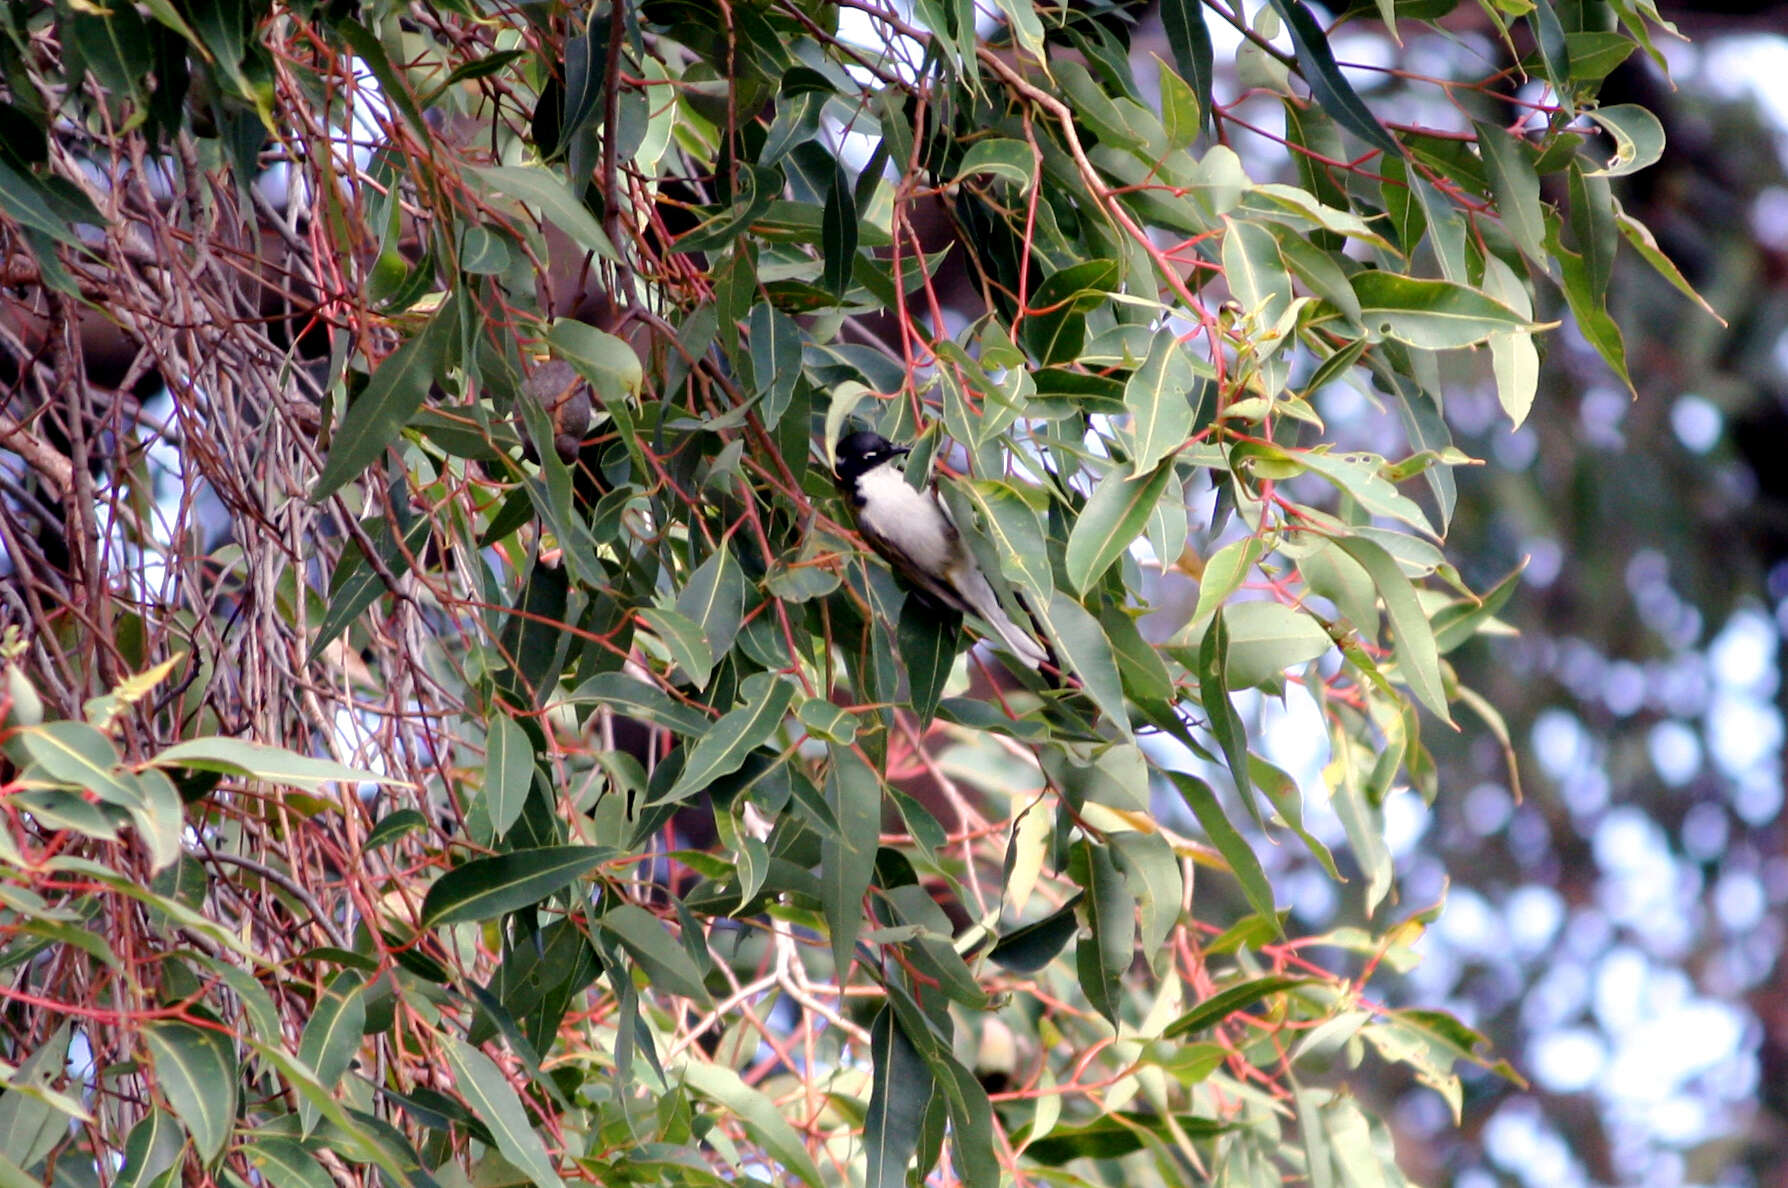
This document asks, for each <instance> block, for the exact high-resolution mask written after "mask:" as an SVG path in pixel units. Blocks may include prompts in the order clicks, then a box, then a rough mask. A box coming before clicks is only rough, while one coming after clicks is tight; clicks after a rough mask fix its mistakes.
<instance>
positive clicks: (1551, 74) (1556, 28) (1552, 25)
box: [1527, 0, 1571, 95]
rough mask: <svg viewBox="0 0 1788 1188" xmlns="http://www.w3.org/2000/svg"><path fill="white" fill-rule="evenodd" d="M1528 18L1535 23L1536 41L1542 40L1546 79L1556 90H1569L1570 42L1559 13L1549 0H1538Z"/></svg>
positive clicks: (1568, 92)
mask: <svg viewBox="0 0 1788 1188" xmlns="http://www.w3.org/2000/svg"><path fill="white" fill-rule="evenodd" d="M1527 20H1528V23H1529V24H1531V25H1532V26H1533V32H1534V41H1536V42H1537V43H1539V47H1540V62H1541V64H1542V65H1544V66H1545V68H1546V81H1547V82H1549V83H1551V84H1552V90H1553V92H1554V93H1555V94H1559V95H1568V94H1570V78H1571V50H1570V43H1569V42H1568V41H1566V40H1565V31H1564V26H1563V25H1562V24H1561V23H1559V19H1558V13H1557V12H1555V11H1553V8H1552V4H1551V3H1550V0H1535V2H1534V5H1533V9H1532V11H1531V12H1529V13H1528V14H1527Z"/></svg>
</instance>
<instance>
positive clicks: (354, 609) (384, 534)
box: [309, 516, 434, 661]
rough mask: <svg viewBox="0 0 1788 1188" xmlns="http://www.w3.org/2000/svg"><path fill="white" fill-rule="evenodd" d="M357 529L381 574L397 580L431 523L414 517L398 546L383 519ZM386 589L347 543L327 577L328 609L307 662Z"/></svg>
mask: <svg viewBox="0 0 1788 1188" xmlns="http://www.w3.org/2000/svg"><path fill="white" fill-rule="evenodd" d="M361 527H362V528H364V529H366V532H367V536H368V538H369V539H370V541H371V542H372V544H373V547H374V550H375V551H376V552H377V553H378V554H379V560H380V562H381V563H382V564H383V565H384V567H385V572H386V573H389V574H390V575H391V576H392V577H393V578H401V577H403V576H404V574H406V573H408V572H409V571H410V565H411V562H412V561H413V560H414V558H415V557H416V556H417V555H418V554H420V553H421V551H422V547H423V544H424V543H425V542H426V541H427V540H428V536H429V531H430V529H432V528H433V527H434V521H433V520H431V519H430V518H429V517H427V516H417V517H416V522H415V523H413V524H411V525H410V527H409V530H408V531H407V532H405V533H404V536H403V543H402V544H401V545H400V544H399V543H398V542H397V541H396V540H394V539H393V534H392V531H391V526H390V523H389V522H388V521H387V520H386V519H385V518H384V517H383V516H380V517H378V518H377V519H375V520H372V521H371V522H365V521H363V522H362V524H361ZM387 588H388V587H387V586H386V584H385V579H384V577H383V576H381V575H380V574H379V572H378V570H377V569H375V568H374V567H373V566H372V565H370V564H368V563H367V559H366V554H365V553H364V552H362V551H361V548H360V542H359V541H358V540H351V541H350V543H349V544H348V545H347V546H346V547H344V548H343V549H342V553H341V560H340V561H339V562H337V563H336V566H335V572H334V573H332V574H331V575H330V577H329V609H328V610H327V611H325V612H324V613H323V622H322V623H321V624H320V625H319V626H318V627H317V634H316V637H315V638H314V639H312V640H311V641H310V655H309V660H310V661H315V660H316V659H317V657H319V656H321V655H322V654H323V649H324V648H326V647H328V646H329V645H330V644H332V643H334V642H335V639H336V637H337V636H339V635H340V634H341V633H342V632H343V631H346V630H347V629H348V624H350V623H352V622H353V621H354V620H355V619H357V618H359V617H360V613H361V612H362V611H364V610H365V609H366V608H367V607H369V606H371V605H372V604H373V603H374V602H376V601H378V599H379V596H380V595H382V594H384V593H385V592H386V590H387ZM392 592H393V593H396V591H392Z"/></svg>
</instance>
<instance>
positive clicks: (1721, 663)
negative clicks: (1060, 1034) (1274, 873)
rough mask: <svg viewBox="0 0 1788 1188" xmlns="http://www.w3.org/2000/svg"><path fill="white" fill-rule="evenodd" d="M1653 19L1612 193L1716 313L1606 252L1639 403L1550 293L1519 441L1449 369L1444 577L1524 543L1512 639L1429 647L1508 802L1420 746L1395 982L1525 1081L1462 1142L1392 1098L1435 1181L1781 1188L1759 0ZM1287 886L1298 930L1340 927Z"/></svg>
mask: <svg viewBox="0 0 1788 1188" xmlns="http://www.w3.org/2000/svg"><path fill="white" fill-rule="evenodd" d="M1662 9H1663V11H1664V14H1665V15H1666V16H1668V17H1669V18H1670V19H1672V20H1673V21H1675V22H1677V25H1678V27H1679V28H1680V29H1681V31H1682V32H1683V33H1684V35H1685V36H1686V37H1687V38H1688V40H1687V41H1686V42H1684V43H1680V44H1669V45H1666V47H1665V49H1666V54H1667V57H1668V58H1669V60H1670V63H1671V82H1673V83H1674V86H1671V85H1668V84H1666V83H1665V82H1663V81H1662V80H1661V79H1660V78H1659V76H1658V75H1657V74H1656V73H1655V72H1653V71H1652V70H1650V69H1648V68H1647V67H1646V65H1645V64H1644V63H1643V62H1640V61H1639V60H1637V59H1632V60H1629V61H1628V62H1627V63H1626V64H1624V65H1623V66H1622V67H1621V68H1620V69H1618V70H1616V71H1615V72H1614V73H1613V75H1611V77H1610V78H1609V80H1608V83H1607V85H1606V88H1605V90H1604V93H1603V98H1604V100H1605V101H1607V102H1611V103H1612V102H1623V101H1624V102H1638V103H1642V104H1644V105H1645V106H1647V107H1648V108H1650V109H1651V110H1653V111H1654V112H1656V113H1657V114H1658V115H1659V117H1660V118H1661V119H1662V121H1663V122H1664V125H1665V128H1666V131H1667V133H1668V147H1667V149H1666V152H1665V154H1664V157H1663V159H1662V161H1661V162H1660V163H1659V165H1658V166H1657V167H1656V168H1655V169H1652V170H1649V171H1646V172H1645V173H1642V174H1639V175H1636V176H1635V177H1632V178H1629V179H1624V180H1623V181H1622V182H1621V183H1620V184H1619V186H1618V191H1617V192H1618V194H1619V196H1620V199H1621V201H1622V202H1623V203H1624V204H1625V205H1626V207H1627V209H1628V210H1630V211H1631V212H1632V213H1634V214H1635V215H1637V216H1638V217H1639V218H1641V219H1642V220H1643V221H1644V222H1645V223H1646V224H1647V225H1648V226H1649V227H1651V228H1652V229H1653V231H1654V232H1655V233H1656V235H1657V237H1658V241H1659V244H1660V246H1661V247H1662V248H1663V249H1664V250H1665V251H1666V252H1667V253H1668V254H1669V255H1670V257H1671V258H1672V259H1673V260H1675V261H1677V262H1678V263H1679V264H1680V265H1681V266H1682V268H1683V270H1684V272H1685V274H1686V275H1687V276H1688V277H1689V279H1690V280H1691V281H1692V282H1693V283H1694V284H1695V285H1696V287H1697V288H1698V289H1699V290H1700V292H1701V293H1702V294H1703V295H1704V296H1705V297H1706V298H1707V299H1708V301H1709V303H1710V304H1712V305H1713V306H1714V307H1715V309H1717V310H1718V311H1719V312H1720V313H1721V314H1722V315H1723V316H1724V317H1725V319H1726V320H1727V322H1728V323H1729V326H1727V327H1722V326H1721V325H1719V324H1718V323H1717V322H1715V321H1714V320H1713V319H1711V318H1709V317H1707V316H1705V315H1704V314H1702V313H1700V312H1698V311H1696V310H1695V309H1694V308H1693V307H1691V306H1690V305H1689V304H1688V303H1686V302H1684V301H1683V300H1682V299H1681V297H1680V296H1679V295H1678V294H1676V293H1674V292H1672V291H1670V290H1668V289H1667V288H1666V287H1665V286H1663V285H1661V284H1659V283H1658V282H1657V281H1656V279H1655V278H1654V277H1653V276H1651V275H1648V274H1647V273H1646V272H1645V270H1643V269H1639V268H1634V267H1633V266H1632V264H1633V261H1632V259H1631V258H1628V259H1626V260H1624V261H1623V262H1622V264H1621V265H1620V266H1619V267H1618V268H1617V270H1616V275H1615V278H1614V280H1613V282H1612V284H1611V285H1610V288H1609V303H1610V310H1611V312H1612V313H1613V314H1614V317H1615V319H1616V320H1617V321H1618V322H1619V323H1620V325H1621V327H1622V329H1623V331H1624V334H1625V337H1626V342H1627V347H1628V351H1629V354H1630V357H1631V361H1632V377H1633V383H1634V386H1635V388H1636V390H1637V398H1636V399H1634V398H1632V397H1630V396H1629V394H1628V393H1627V392H1626V391H1625V390H1623V389H1622V388H1621V386H1620V384H1619V382H1618V380H1616V379H1615V378H1614V377H1613V376H1612V375H1611V374H1610V373H1609V372H1608V370H1607V369H1606V368H1605V367H1604V366H1603V365H1602V363H1601V361H1600V360H1599V359H1598V358H1597V356H1596V353H1595V352H1594V350H1593V349H1592V348H1591V347H1590V346H1589V345H1588V344H1587V343H1585V341H1584V340H1583V338H1582V336H1581V335H1580V334H1578V333H1576V331H1575V328H1574V326H1573V324H1572V322H1571V320H1570V316H1569V312H1568V311H1565V310H1554V311H1552V314H1551V316H1556V317H1562V318H1563V319H1564V320H1565V326H1564V328H1563V331H1562V332H1561V333H1560V334H1558V335H1556V336H1553V337H1551V338H1550V339H1548V341H1547V343H1546V347H1545V349H1546V352H1547V355H1546V360H1545V365H1544V367H1543V370H1542V372H1541V376H1542V381H1541V388H1540V393H1539V396H1538V398H1537V400H1536V402H1535V405H1534V413H1533V416H1532V418H1531V419H1530V420H1529V422H1528V423H1527V424H1526V425H1524V426H1523V427H1522V428H1521V429H1519V430H1518V431H1516V432H1514V433H1510V432H1509V430H1508V427H1507V425H1506V423H1502V422H1500V421H1499V419H1498V418H1497V416H1496V415H1495V402H1494V397H1493V394H1492V393H1491V392H1489V391H1488V390H1487V389H1485V388H1484V387H1483V386H1482V385H1481V384H1479V385H1477V386H1476V387H1474V386H1473V385H1471V384H1469V383H1465V384H1461V385H1459V386H1456V387H1453V388H1452V389H1450V390H1449V396H1448V419H1449V422H1450V423H1451V425H1452V427H1453V430H1454V433H1455V434H1456V435H1457V438H1458V441H1459V444H1460V445H1461V447H1462V448H1464V449H1465V450H1466V451H1467V452H1469V453H1471V454H1472V455H1474V456H1476V457H1479V458H1482V459H1484V460H1485V462H1486V465H1484V466H1483V467H1481V468H1477V469H1471V470H1466V471H1463V472H1461V473H1460V476H1459V479H1460V512H1459V515H1458V517H1457V518H1456V520H1455V521H1454V531H1453V537H1452V540H1453V543H1455V544H1456V545H1457V546H1458V549H1459V552H1460V555H1461V556H1462V557H1465V558H1467V559H1468V560H1467V561H1466V562H1465V563H1464V564H1465V568H1466V572H1467V575H1468V576H1469V577H1470V578H1471V579H1472V580H1473V581H1475V582H1484V581H1488V580H1491V579H1492V578H1493V577H1495V576H1497V575H1500V574H1501V573H1504V572H1506V571H1507V569H1508V567H1509V566H1511V565H1513V564H1514V563H1516V562H1517V561H1518V560H1519V559H1520V558H1522V557H1524V556H1525V557H1528V558H1530V561H1529V564H1528V568H1527V570H1526V572H1525V574H1524V576H1523V580H1522V585H1521V589H1520V591H1519V592H1518V593H1517V595H1516V596H1515V598H1514V599H1512V600H1511V602H1510V604H1509V606H1508V607H1507V608H1505V610H1504V612H1503V618H1504V619H1506V620H1507V621H1508V622H1509V623H1510V624H1511V625H1513V626H1514V627H1516V628H1517V629H1518V630H1519V631H1520V636H1519V638H1515V639H1484V640H1480V641H1477V642H1475V643H1473V644H1472V645H1470V646H1469V647H1468V648H1467V649H1465V650H1463V651H1462V652H1461V653H1460V654H1459V655H1458V656H1457V657H1456V663H1457V664H1458V666H1459V669H1460V674H1461V679H1462V680H1463V681H1465V682H1466V683H1467V684H1470V685H1472V686H1473V687H1475V688H1478V689H1480V690H1481V691H1482V692H1483V693H1484V694H1485V696H1486V697H1487V698H1488V699H1489V700H1490V701H1491V702H1492V703H1494V704H1495V705H1497V706H1498V707H1499V708H1500V709H1501V710H1502V711H1503V712H1504V714H1505V715H1506V716H1507V719H1508V723H1509V727H1510V732H1511V734H1512V735H1513V736H1514V738H1515V739H1516V740H1517V744H1518V750H1519V753H1520V760H1521V766H1520V770H1521V775H1522V789H1521V791H1522V792H1523V793H1524V797H1523V798H1522V799H1521V800H1520V801H1519V802H1517V800H1516V799H1515V796H1514V795H1513V790H1512V789H1511V787H1510V783H1509V780H1508V777H1507V772H1506V768H1505V766H1504V762H1503V756H1502V755H1501V754H1500V753H1499V751H1498V749H1497V748H1496V747H1495V746H1494V745H1493V744H1491V743H1490V742H1489V741H1488V740H1486V739H1484V738H1481V737H1479V738H1472V737H1470V736H1469V735H1466V736H1460V737H1456V738H1453V739H1437V740H1436V741H1435V746H1436V749H1437V752H1439V754H1438V755H1437V761H1438V762H1439V764H1440V766H1441V768H1442V770H1443V772H1444V773H1445V774H1444V776H1443V782H1444V783H1445V785H1446V786H1447V787H1448V788H1449V789H1451V790H1452V794H1450V795H1446V796H1443V797H1441V798H1440V799H1439V800H1438V801H1437V802H1436V803H1435V805H1434V806H1433V807H1432V808H1431V809H1427V810H1424V809H1422V808H1420V807H1419V806H1418V805H1417V804H1416V803H1415V802H1414V801H1413V800H1409V801H1406V802H1405V804H1404V805H1403V808H1404V809H1405V810H1407V813H1406V816H1404V818H1403V819H1402V821H1401V823H1400V825H1399V826H1398V827H1397V829H1396V832H1397V833H1398V835H1399V836H1398V840H1397V842H1396V843H1395V844H1396V848H1397V851H1398V870H1399V876H1400V887H1401V889H1402V892H1403V894H1404V895H1405V896H1407V897H1408V898H1409V900H1410V901H1412V902H1418V903H1419V902H1427V901H1429V900H1430V899H1432V898H1433V897H1435V896H1436V895H1437V894H1439V893H1440V890H1441V888H1442V887H1443V886H1444V885H1447V884H1448V883H1450V888H1449V890H1448V894H1447V910H1446V912H1445V913H1444V914H1443V916H1442V917H1441V920H1440V922H1439V924H1438V925H1437V928H1436V930H1435V931H1434V932H1433V933H1431V934H1430V935H1429V936H1428V937H1427V938H1425V939H1424V942H1423V944H1422V946H1421V949H1422V952H1423V954H1424V958H1425V959H1424V961H1423V963H1422V965H1421V966H1419V967H1418V968H1417V969H1416V970H1415V971H1414V972H1413V973H1412V974H1411V975H1410V977H1409V979H1408V986H1407V989H1406V993H1408V994H1409V995H1410V996H1411V997H1412V998H1415V999H1419V1000H1423V1001H1434V1000H1435V999H1436V997H1437V996H1439V998H1440V999H1441V1000H1444V1001H1446V1002H1448V1003H1449V1004H1451V1005H1453V1006H1454V1007H1456V1008H1457V1009H1459V1010H1460V1011H1461V1012H1462V1014H1463V1016H1464V1017H1465V1018H1467V1019H1469V1020H1470V1021H1472V1022H1473V1023H1475V1024H1476V1025H1478V1026H1480V1027H1482V1028H1484V1029H1485V1030H1486V1031H1487V1032H1488V1033H1489V1034H1491V1035H1492V1036H1494V1037H1495V1039H1496V1041H1497V1045H1498V1048H1499V1050H1500V1051H1502V1052H1503V1053H1505V1054H1507V1055H1509V1056H1510V1057H1511V1058H1512V1059H1513V1060H1514V1062H1515V1063H1516V1065H1517V1066H1518V1067H1520V1068H1521V1069H1522V1071H1523V1072H1525V1073H1526V1074H1527V1075H1528V1076H1529V1077H1531V1078H1532V1080H1533V1084H1532V1087H1531V1089H1530V1090H1529V1091H1519V1090H1516V1089H1513V1088H1511V1087H1509V1086H1507V1085H1504V1084H1502V1083H1500V1082H1498V1081H1497V1080H1495V1079H1494V1078H1485V1077H1481V1076H1479V1077H1475V1078H1473V1087H1472V1091H1469V1092H1468V1101H1469V1103H1470V1104H1469V1105H1468V1107H1467V1111H1466V1116H1467V1123H1466V1126H1465V1127H1464V1128H1463V1129H1462V1130H1460V1131H1457V1132H1454V1131H1452V1130H1451V1128H1450V1125H1448V1124H1447V1123H1446V1120H1445V1118H1444V1115H1443V1114H1441V1113H1440V1112H1438V1111H1436V1110H1435V1109H1434V1108H1433V1103H1432V1102H1429V1101H1424V1100H1423V1099H1422V1097H1421V1095H1419V1094H1409V1095H1406V1096H1404V1097H1402V1098H1401V1099H1400V1100H1399V1101H1398V1102H1397V1103H1396V1104H1395V1105H1394V1106H1393V1109H1394V1110H1395V1112H1396V1116H1397V1117H1398V1118H1399V1119H1400V1122H1401V1126H1402V1128H1404V1129H1405V1130H1407V1131H1414V1132H1419V1133H1422V1134H1425V1135H1427V1136H1429V1141H1427V1142H1425V1143H1420V1144H1414V1145H1413V1146H1412V1150H1419V1151H1421V1152H1422V1155H1421V1157H1420V1160H1421V1161H1420V1162H1419V1163H1415V1164H1412V1165H1411V1168H1410V1170H1411V1174H1412V1176H1413V1177H1414V1178H1417V1179H1424V1178H1425V1179H1427V1180H1429V1181H1431V1182H1435V1183H1453V1184H1458V1185H1463V1186H1466V1188H1484V1186H1486V1185H1490V1184H1522V1185H1531V1186H1535V1188H1537V1186H1539V1185H1568V1184H1634V1185H1639V1184H1644V1185H1673V1184H1722V1185H1725V1184H1731V1185H1738V1184H1758V1185H1781V1184H1785V1183H1788V1094H1785V1093H1784V1086H1788V961H1784V957H1783V952H1782V948H1783V942H1784V925H1783V921H1784V907H1785V905H1788V845H1785V840H1788V834H1785V831H1784V823H1783V819H1782V807H1783V765H1782V760H1783V755H1782V744H1783V718H1782V712H1783V706H1784V701H1783V689H1782V681H1781V670H1780V665H1781V656H1782V652H1781V637H1782V633H1783V629H1784V626H1785V625H1788V609H1785V607H1788V603H1785V602H1784V599H1785V598H1788V568H1785V567H1784V561H1785V560H1788V337H1785V331H1788V172H1785V169H1788V89H1785V86H1784V80H1785V79H1788V7H1785V6H1782V5H1779V4H1748V5H1717V4H1716V5H1689V4H1680V5H1669V4H1666V5H1663V6H1662ZM1342 52H1343V53H1344V55H1345V53H1346V52H1347V51H1342ZM1394 52H1395V51H1393V50H1391V49H1390V48H1388V47H1387V46H1385V45H1382V44H1381V45H1379V46H1377V47H1376V48H1371V47H1366V48H1362V49H1360V50H1355V51H1353V53H1354V55H1355V56H1356V58H1357V57H1362V56H1364V57H1370V55H1372V54H1391V53H1394ZM1454 52H1460V45H1459V44H1457V43H1455V44H1453V45H1450V46H1444V47H1443V46H1441V45H1439V44H1437V43H1435V42H1430V43H1429V44H1428V45H1427V46H1425V47H1424V46H1418V45H1415V44H1410V45H1406V47H1405V50H1404V51H1403V53H1404V54H1407V55H1408V58H1405V59H1404V60H1409V59H1412V58H1415V57H1416V56H1418V55H1421V54H1423V53H1435V54H1440V55H1443V56H1444V55H1446V54H1449V53H1454ZM1370 60H1380V59H1370ZM1356 412H1357V413H1358V419H1359V423H1360V424H1361V426H1362V432H1368V433H1369V432H1370V431H1371V429H1370V425H1371V423H1372V414H1371V412H1370V410H1356ZM1306 885H1307V886H1308V887H1309V888H1310V890H1311V895H1310V899H1309V901H1308V904H1307V908H1306V909H1305V914H1304V918H1305V919H1307V920H1308V921H1309V922H1310V923H1311V924H1312V925H1314V924H1317V923H1320V922H1323V921H1329V920H1334V919H1336V918H1338V917H1345V916H1346V915H1347V908H1346V906H1345V905H1342V904H1339V903H1337V902H1335V901H1334V900H1333V899H1332V898H1331V897H1330V896H1329V895H1328V894H1327V893H1326V892H1325V890H1324V889H1323V888H1322V886H1321V884H1320V882H1319V881H1318V880H1315V879H1311V880H1309V881H1308V882H1307V884H1306Z"/></svg>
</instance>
